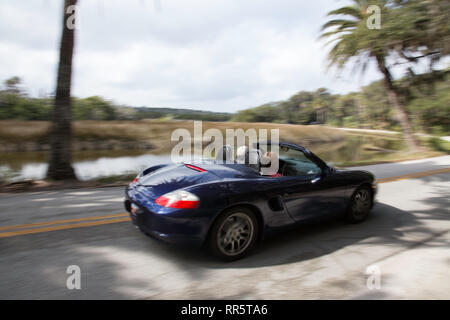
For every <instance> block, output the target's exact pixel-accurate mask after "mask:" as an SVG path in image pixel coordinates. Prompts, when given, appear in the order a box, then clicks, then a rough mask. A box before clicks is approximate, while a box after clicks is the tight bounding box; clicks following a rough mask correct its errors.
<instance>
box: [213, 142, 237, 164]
mask: <svg viewBox="0 0 450 320" xmlns="http://www.w3.org/2000/svg"><path fill="white" fill-rule="evenodd" d="M216 160H217V161H220V162H227V163H230V162H234V159H233V149H232V148H231V146H229V145H224V146H222V148H220V149H219V150H218V152H217V154H216Z"/></svg>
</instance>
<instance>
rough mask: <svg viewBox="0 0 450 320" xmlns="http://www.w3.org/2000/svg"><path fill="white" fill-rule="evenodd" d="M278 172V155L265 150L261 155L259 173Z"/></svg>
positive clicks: (271, 173)
mask: <svg viewBox="0 0 450 320" xmlns="http://www.w3.org/2000/svg"><path fill="white" fill-rule="evenodd" d="M277 172H278V155H277V154H276V153H275V152H266V153H264V155H263V156H262V157H261V174H262V175H265V176H266V175H267V176H270V175H273V174H276V173H277Z"/></svg>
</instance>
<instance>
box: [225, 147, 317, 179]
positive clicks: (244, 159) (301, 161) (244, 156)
mask: <svg viewBox="0 0 450 320" xmlns="http://www.w3.org/2000/svg"><path fill="white" fill-rule="evenodd" d="M216 161H220V162H226V163H238V164H244V165H246V166H247V167H249V168H252V169H253V170H255V171H257V172H259V173H260V174H261V175H264V176H272V177H281V176H305V175H316V174H319V173H321V171H322V169H321V168H320V167H319V166H318V165H317V164H316V163H314V162H313V161H311V160H310V159H309V158H308V157H306V155H305V154H304V153H303V152H302V151H299V150H295V149H291V148H288V147H284V146H283V147H280V150H279V153H273V152H270V151H269V152H267V151H265V150H264V149H263V148H261V147H259V149H252V150H250V149H249V148H248V146H240V147H239V148H237V150H236V157H235V158H234V154H233V148H232V147H231V146H229V145H224V146H223V147H222V148H221V149H219V152H217V154H216ZM271 161H278V163H279V165H278V171H277V172H273V171H272V170H271V168H270V167H271Z"/></svg>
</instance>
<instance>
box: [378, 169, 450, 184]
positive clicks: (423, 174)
mask: <svg viewBox="0 0 450 320" xmlns="http://www.w3.org/2000/svg"><path fill="white" fill-rule="evenodd" d="M447 172H450V168H444V169H439V170H431V171H424V172H417V173H410V174H405V175H402V176H396V177H389V178H384V179H379V180H377V182H378V183H387V182H394V181H400V180H409V179H414V178H421V177H426V176H431V175H434V174H440V173H447Z"/></svg>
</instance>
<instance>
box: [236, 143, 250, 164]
mask: <svg viewBox="0 0 450 320" xmlns="http://www.w3.org/2000/svg"><path fill="white" fill-rule="evenodd" d="M236 162H237V163H240V164H248V162H249V153H248V147H247V146H240V147H239V148H237V150H236Z"/></svg>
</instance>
